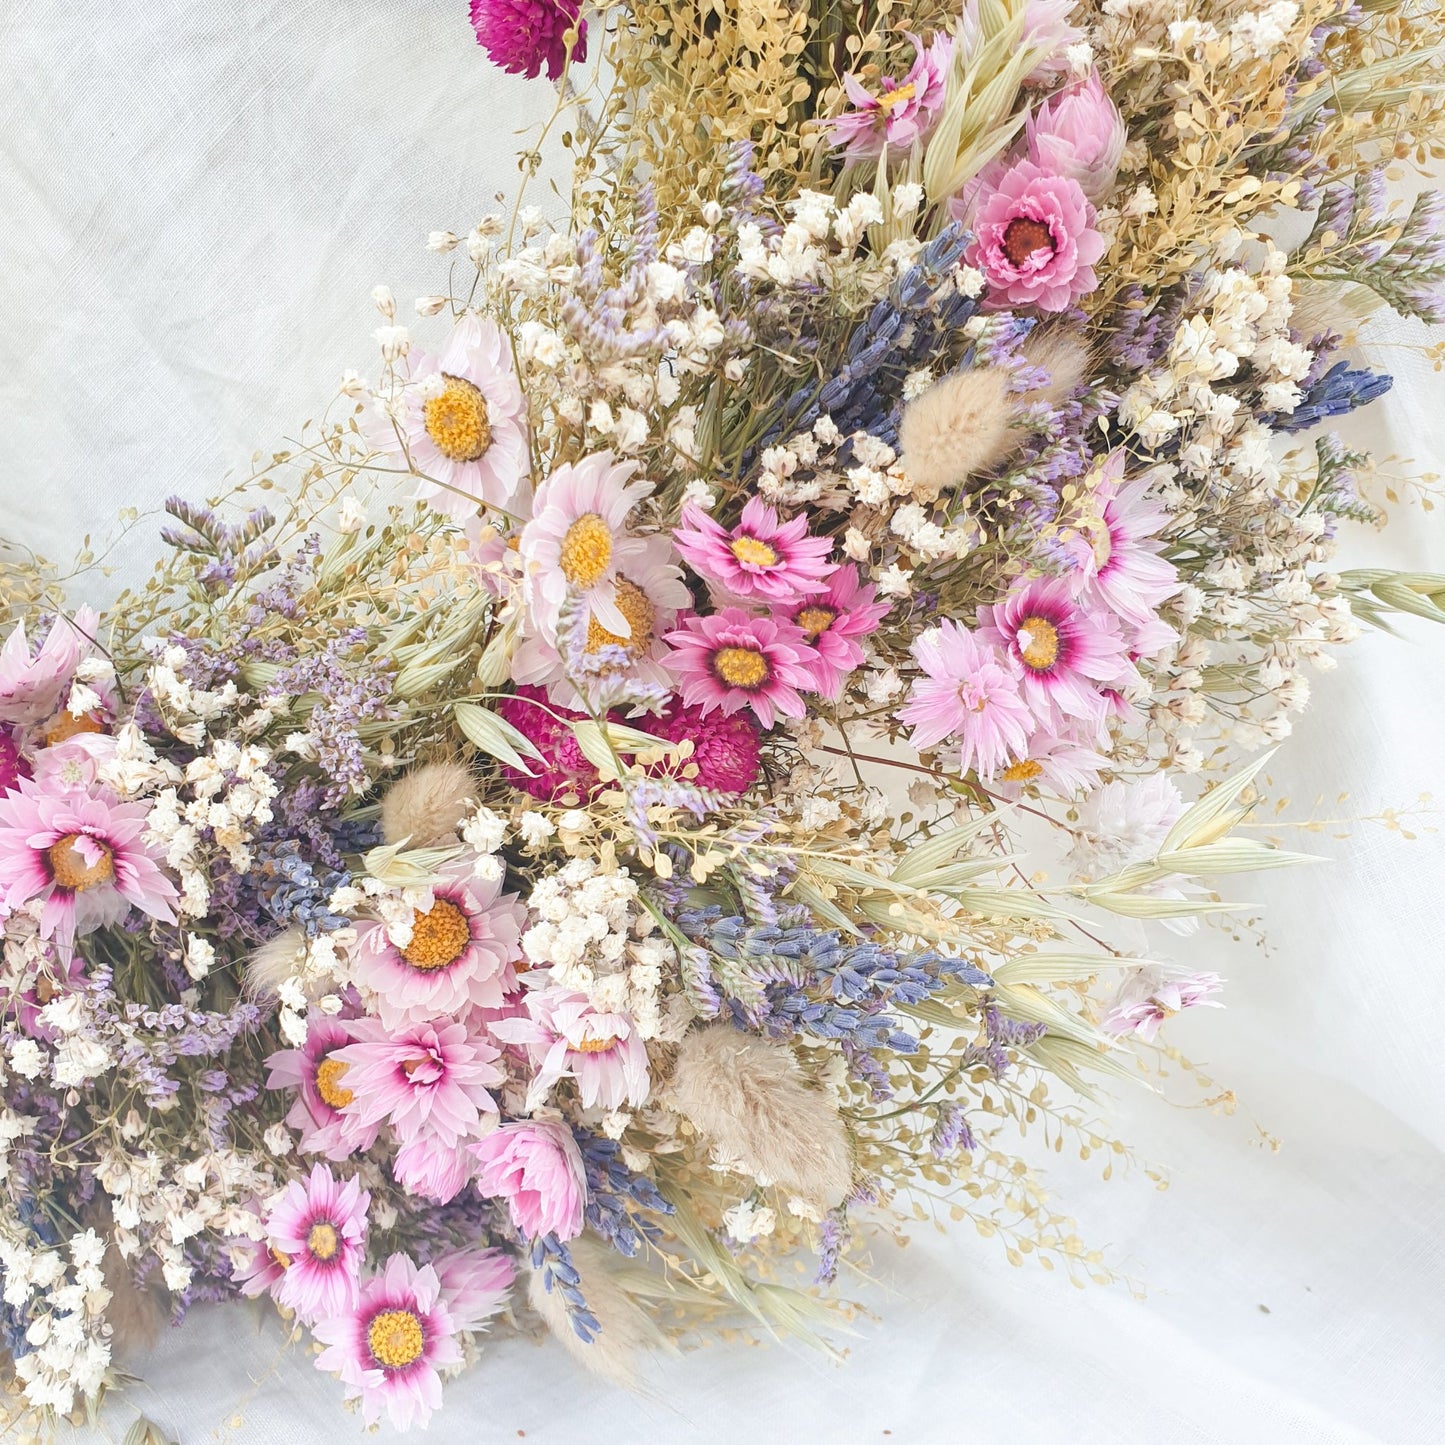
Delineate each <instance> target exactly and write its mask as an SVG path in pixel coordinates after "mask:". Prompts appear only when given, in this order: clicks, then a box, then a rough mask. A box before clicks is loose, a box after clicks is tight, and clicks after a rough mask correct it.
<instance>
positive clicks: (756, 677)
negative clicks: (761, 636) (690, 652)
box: [712, 647, 773, 692]
mask: <svg viewBox="0 0 1445 1445" xmlns="http://www.w3.org/2000/svg"><path fill="white" fill-rule="evenodd" d="M712 670H713V671H714V672H715V673H716V674H717V675H718V677H719V678H721V679H722V681H723V682H725V683H727V685H728V686H729V687H740V688H742V689H743V690H744V691H747V692H751V691H753V690H754V689H756V688H759V687H762V685H763V684H764V683H765V682H767V680H768V678H769V677H771V676H772V672H773V670H772V668H771V667H769V666H768V659H767V658H766V657H764V656H763V654H762V653H761V652H758V651H756V650H755V649H753V648H751V647H720V648H718V650H717V652H716V653H714V654H713V659H712Z"/></svg>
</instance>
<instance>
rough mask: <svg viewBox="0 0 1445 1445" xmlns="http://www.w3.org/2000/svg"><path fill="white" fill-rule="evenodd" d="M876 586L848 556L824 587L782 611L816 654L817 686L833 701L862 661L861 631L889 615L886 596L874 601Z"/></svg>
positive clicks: (875, 627) (867, 631)
mask: <svg viewBox="0 0 1445 1445" xmlns="http://www.w3.org/2000/svg"><path fill="white" fill-rule="evenodd" d="M877 595H878V589H877V588H876V587H875V586H874V585H873V584H872V583H871V582H868V583H863V582H860V580H859V577H858V568H857V567H856V566H855V565H854V564H853V563H852V562H848V563H846V564H845V565H843V566H841V567H839V568H838V570H837V571H836V572H834V573H833V575H832V577H830V578H829V579H828V585H827V588H826V590H825V591H823V592H822V593H820V594H818V595H817V596H814V597H808V598H805V599H804V600H803V601H802V602H800V603H797V604H796V605H795V606H793V607H790V608H788V609H786V611H785V612H784V613H783V614H782V615H783V616H785V617H786V619H787V620H788V621H789V622H791V623H792V624H793V625H794V626H795V627H797V628H799V629H800V630H801V631H802V633H803V636H804V637H806V638H807V639H808V641H809V642H810V643H811V644H812V646H813V648H814V649H815V651H816V652H817V654H818V660H817V661H816V662H815V663H813V664H812V667H813V678H814V685H815V687H816V690H817V691H818V692H820V693H821V694H822V695H823V696H824V697H826V698H830V699H832V700H833V701H835V702H836V701H837V699H838V698H839V697H840V696H841V695H842V692H843V682H844V680H845V679H846V678H847V676H848V674H849V673H850V672H852V671H853V669H854V668H855V667H857V666H858V665H859V663H861V662H862V661H863V649H862V647H860V646H859V644H858V639H859V638H860V637H867V636H868V635H869V634H870V633H872V632H876V631H877V630H878V624H879V623H880V622H881V621H882V620H883V619H884V618H885V617H886V616H887V615H888V608H889V604H888V603H887V602H875V601H874V598H875V597H877Z"/></svg>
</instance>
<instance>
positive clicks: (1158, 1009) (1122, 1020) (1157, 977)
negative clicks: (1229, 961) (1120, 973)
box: [1101, 963, 1224, 1043]
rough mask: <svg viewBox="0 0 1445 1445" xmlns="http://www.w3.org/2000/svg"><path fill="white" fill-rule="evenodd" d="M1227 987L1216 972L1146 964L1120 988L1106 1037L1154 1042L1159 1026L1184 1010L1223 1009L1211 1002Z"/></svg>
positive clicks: (1106, 1024)
mask: <svg viewBox="0 0 1445 1445" xmlns="http://www.w3.org/2000/svg"><path fill="white" fill-rule="evenodd" d="M1223 987H1224V980H1223V979H1222V978H1220V976H1219V975H1218V974H1217V973H1191V972H1190V971H1189V970H1188V969H1184V968H1180V967H1178V966H1177V965H1166V964H1159V963H1149V964H1145V965H1144V966H1143V967H1142V968H1136V969H1134V970H1133V971H1132V972H1131V973H1130V974H1129V976H1128V977H1127V978H1126V979H1125V980H1124V981H1123V982H1122V983H1121V984H1120V985H1119V992H1118V993H1117V994H1116V995H1115V998H1114V1003H1113V1005H1112V1006H1111V1007H1110V1009H1109V1011H1108V1012H1107V1013H1106V1014H1105V1015H1104V1018H1103V1022H1102V1025H1101V1027H1102V1028H1103V1030H1104V1032H1105V1033H1106V1034H1114V1035H1116V1036H1122V1035H1125V1034H1136V1035H1138V1037H1139V1038H1141V1039H1143V1040H1145V1042H1147V1043H1152V1042H1153V1040H1154V1036H1155V1035H1156V1034H1157V1033H1158V1032H1159V1025H1160V1024H1162V1023H1163V1022H1164V1021H1165V1020H1166V1019H1170V1018H1173V1017H1174V1015H1175V1014H1177V1013H1179V1012H1180V1011H1181V1010H1183V1009H1187V1008H1197V1007H1198V1006H1199V1005H1201V1004H1202V1005H1203V1006H1204V1007H1205V1008H1223V1007H1224V1005H1223V1004H1222V1003H1219V1002H1218V1001H1217V1000H1214V999H1211V998H1210V995H1211V994H1215V993H1218V992H1219V990H1220V989H1221V988H1223Z"/></svg>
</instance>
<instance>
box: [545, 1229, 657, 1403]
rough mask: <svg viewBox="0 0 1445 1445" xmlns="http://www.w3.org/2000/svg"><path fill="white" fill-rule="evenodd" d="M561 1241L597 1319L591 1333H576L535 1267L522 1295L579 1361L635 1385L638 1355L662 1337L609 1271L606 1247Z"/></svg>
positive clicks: (624, 1384) (609, 1377)
mask: <svg viewBox="0 0 1445 1445" xmlns="http://www.w3.org/2000/svg"><path fill="white" fill-rule="evenodd" d="M567 1247H568V1249H569V1250H570V1251H571V1254H572V1263H573V1264H574V1265H575V1266H576V1268H577V1273H578V1275H579V1276H580V1279H581V1284H580V1286H579V1288H580V1289H581V1291H582V1297H583V1299H585V1300H586V1301H587V1308H588V1309H589V1310H591V1311H592V1313H593V1315H595V1316H596V1319H597V1324H598V1331H597V1338H596V1339H594V1340H593V1341H592V1343H591V1344H590V1345H588V1344H584V1343H583V1342H582V1341H581V1340H579V1339H578V1338H577V1332H576V1331H575V1330H574V1329H573V1328H572V1321H571V1319H570V1318H569V1317H568V1314H567V1307H566V1305H565V1304H564V1303H563V1301H562V1296H561V1295H560V1294H559V1293H558V1292H557V1291H556V1290H553V1291H551V1292H550V1293H549V1292H548V1290H547V1288H546V1286H545V1285H544V1284H543V1282H542V1272H541V1271H540V1270H533V1271H532V1272H531V1273H530V1274H529V1275H528V1278H527V1299H528V1301H529V1303H530V1304H531V1306H532V1308H533V1309H534V1310H536V1312H537V1313H538V1314H539V1315H541V1317H542V1320H543V1322H544V1323H545V1324H546V1326H547V1328H548V1329H549V1330H551V1332H552V1333H553V1334H554V1335H555V1336H556V1337H557V1340H558V1342H559V1343H560V1344H561V1345H562V1347H563V1348H564V1349H565V1350H566V1351H567V1352H568V1354H570V1355H572V1356H573V1357H574V1358H575V1359H576V1360H577V1361H578V1363H579V1364H582V1365H585V1366H586V1368H587V1369H589V1370H591V1371H592V1373H593V1374H594V1375H600V1376H601V1377H602V1378H603V1379H604V1380H608V1381H610V1382H611V1383H612V1384H614V1385H621V1386H622V1387H623V1388H624V1389H627V1390H635V1389H637V1388H638V1384H639V1380H638V1364H639V1357H640V1356H641V1355H642V1354H644V1353H645V1352H647V1351H650V1350H656V1349H663V1348H666V1347H667V1340H666V1337H665V1336H664V1335H663V1333H662V1331H661V1330H659V1329H658V1327H657V1326H656V1325H655V1324H653V1322H652V1321H651V1320H650V1319H649V1318H648V1316H647V1315H646V1314H645V1313H644V1311H643V1310H642V1307H641V1306H640V1305H639V1304H638V1303H637V1302H636V1301H635V1300H634V1299H633V1298H632V1296H631V1295H630V1294H628V1293H627V1291H626V1290H625V1289H623V1288H622V1286H621V1285H620V1284H618V1282H617V1280H616V1279H615V1278H614V1277H613V1274H612V1272H611V1269H610V1266H609V1262H608V1255H609V1253H610V1251H607V1250H604V1249H603V1248H602V1247H601V1246H599V1245H596V1244H593V1243H592V1242H591V1241H590V1240H587V1239H574V1240H573V1241H572V1242H571V1243H570V1244H569V1245H568V1246H567Z"/></svg>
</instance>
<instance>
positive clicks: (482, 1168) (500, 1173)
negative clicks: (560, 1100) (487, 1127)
mask: <svg viewBox="0 0 1445 1445" xmlns="http://www.w3.org/2000/svg"><path fill="white" fill-rule="evenodd" d="M471 1154H472V1158H473V1160H474V1161H475V1162H476V1166H477V1189H478V1190H479V1191H480V1192H481V1193H482V1194H483V1195H485V1196H486V1197H487V1198H489V1199H504V1200H505V1201H506V1203H507V1208H508V1209H509V1210H510V1211H511V1215H512V1222H513V1223H514V1224H515V1225H516V1226H517V1228H518V1229H520V1230H521V1231H522V1233H523V1234H524V1235H525V1236H526V1237H527V1238H528V1239H538V1238H540V1237H541V1236H542V1235H544V1234H555V1235H556V1236H557V1238H558V1239H563V1240H566V1239H573V1238H575V1237H576V1236H577V1235H579V1234H581V1233H582V1213H583V1210H584V1209H585V1207H586V1204H587V1171H586V1169H585V1168H584V1167H583V1164H582V1151H581V1150H580V1149H579V1148H578V1147H577V1141H576V1140H575V1139H574V1138H573V1137H572V1131H571V1129H569V1128H568V1127H567V1126H566V1125H565V1124H559V1123H555V1122H553V1121H551V1120H546V1119H532V1120H528V1121H526V1122H524V1123H519V1124H503V1125H502V1127H501V1128H500V1129H497V1130H494V1131H493V1132H492V1133H490V1134H488V1135H487V1136H486V1137H485V1138H483V1139H479V1140H478V1141H477V1142H476V1143H475V1144H473V1145H472V1146H471Z"/></svg>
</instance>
